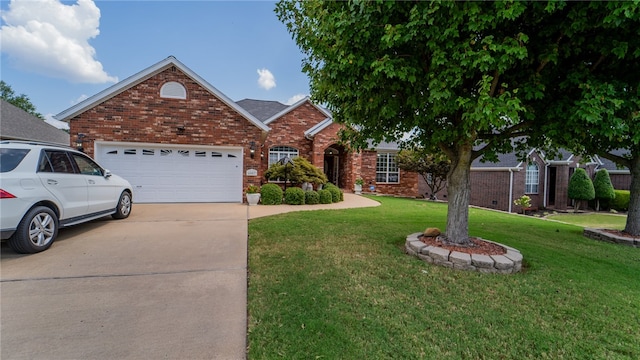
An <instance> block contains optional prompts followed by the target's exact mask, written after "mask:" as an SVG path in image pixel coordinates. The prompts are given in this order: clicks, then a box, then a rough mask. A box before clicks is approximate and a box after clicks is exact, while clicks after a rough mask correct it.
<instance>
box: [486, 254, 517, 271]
mask: <svg viewBox="0 0 640 360" xmlns="http://www.w3.org/2000/svg"><path fill="white" fill-rule="evenodd" d="M491 258H492V259H493V261H494V262H495V264H494V265H493V266H494V267H495V268H496V269H498V270H511V269H513V261H511V259H509V258H508V257H506V256H504V255H491Z"/></svg>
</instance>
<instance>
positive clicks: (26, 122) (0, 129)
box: [0, 99, 70, 146]
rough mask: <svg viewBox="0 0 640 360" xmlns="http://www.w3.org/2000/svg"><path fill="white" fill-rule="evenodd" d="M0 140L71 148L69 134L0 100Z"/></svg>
mask: <svg viewBox="0 0 640 360" xmlns="http://www.w3.org/2000/svg"><path fill="white" fill-rule="evenodd" d="M0 139H1V140H24V141H42V142H48V143H54V144H60V145H66V146H69V145H70V143H69V134H68V133H67V132H65V131H63V130H60V129H57V128H56V127H54V126H51V125H49V124H47V123H46V122H45V121H44V120H42V119H40V118H38V117H36V116H33V115H31V114H29V113H28V112H26V111H24V110H22V109H20V108H19V107H17V106H15V105H13V104H11V103H9V102H7V101H5V100H3V99H0Z"/></svg>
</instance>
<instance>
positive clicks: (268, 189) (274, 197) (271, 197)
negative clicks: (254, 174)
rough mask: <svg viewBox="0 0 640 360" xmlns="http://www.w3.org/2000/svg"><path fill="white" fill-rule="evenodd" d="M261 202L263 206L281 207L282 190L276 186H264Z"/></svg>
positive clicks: (261, 191) (261, 189) (261, 190)
mask: <svg viewBox="0 0 640 360" xmlns="http://www.w3.org/2000/svg"><path fill="white" fill-rule="evenodd" d="M300 190H302V189H300ZM260 193H261V194H262V195H261V196H260V200H262V205H280V204H282V189H281V188H280V186H278V185H276V184H264V185H262V188H260Z"/></svg>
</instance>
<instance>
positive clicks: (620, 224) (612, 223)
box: [546, 213, 627, 230]
mask: <svg viewBox="0 0 640 360" xmlns="http://www.w3.org/2000/svg"><path fill="white" fill-rule="evenodd" d="M546 217H547V218H548V219H552V220H556V221H562V222H565V223H568V224H574V225H578V226H581V227H588V228H592V229H616V230H622V229H624V226H625V223H626V222H627V217H626V216H623V215H614V214H603V213H584V214H553V215H547V216H546Z"/></svg>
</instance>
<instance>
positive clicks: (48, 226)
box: [9, 206, 58, 254]
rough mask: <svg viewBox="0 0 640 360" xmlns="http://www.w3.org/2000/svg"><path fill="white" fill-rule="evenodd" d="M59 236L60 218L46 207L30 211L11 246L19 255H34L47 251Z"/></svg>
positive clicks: (10, 243)
mask: <svg viewBox="0 0 640 360" xmlns="http://www.w3.org/2000/svg"><path fill="white" fill-rule="evenodd" d="M57 236H58V217H57V216H56V213H55V212H53V210H51V209H49V208H48V207H46V206H37V207H34V208H33V209H31V210H29V212H28V213H27V214H26V215H25V216H24V217H23V218H22V221H20V224H18V228H17V229H16V232H15V233H14V234H13V236H12V237H11V238H10V239H9V246H10V247H11V248H12V249H13V250H14V251H15V252H18V253H22V254H33V253H37V252H40V251H44V250H47V249H48V248H49V247H50V246H51V244H52V243H53V241H54V240H55V239H56V237H57Z"/></svg>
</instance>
